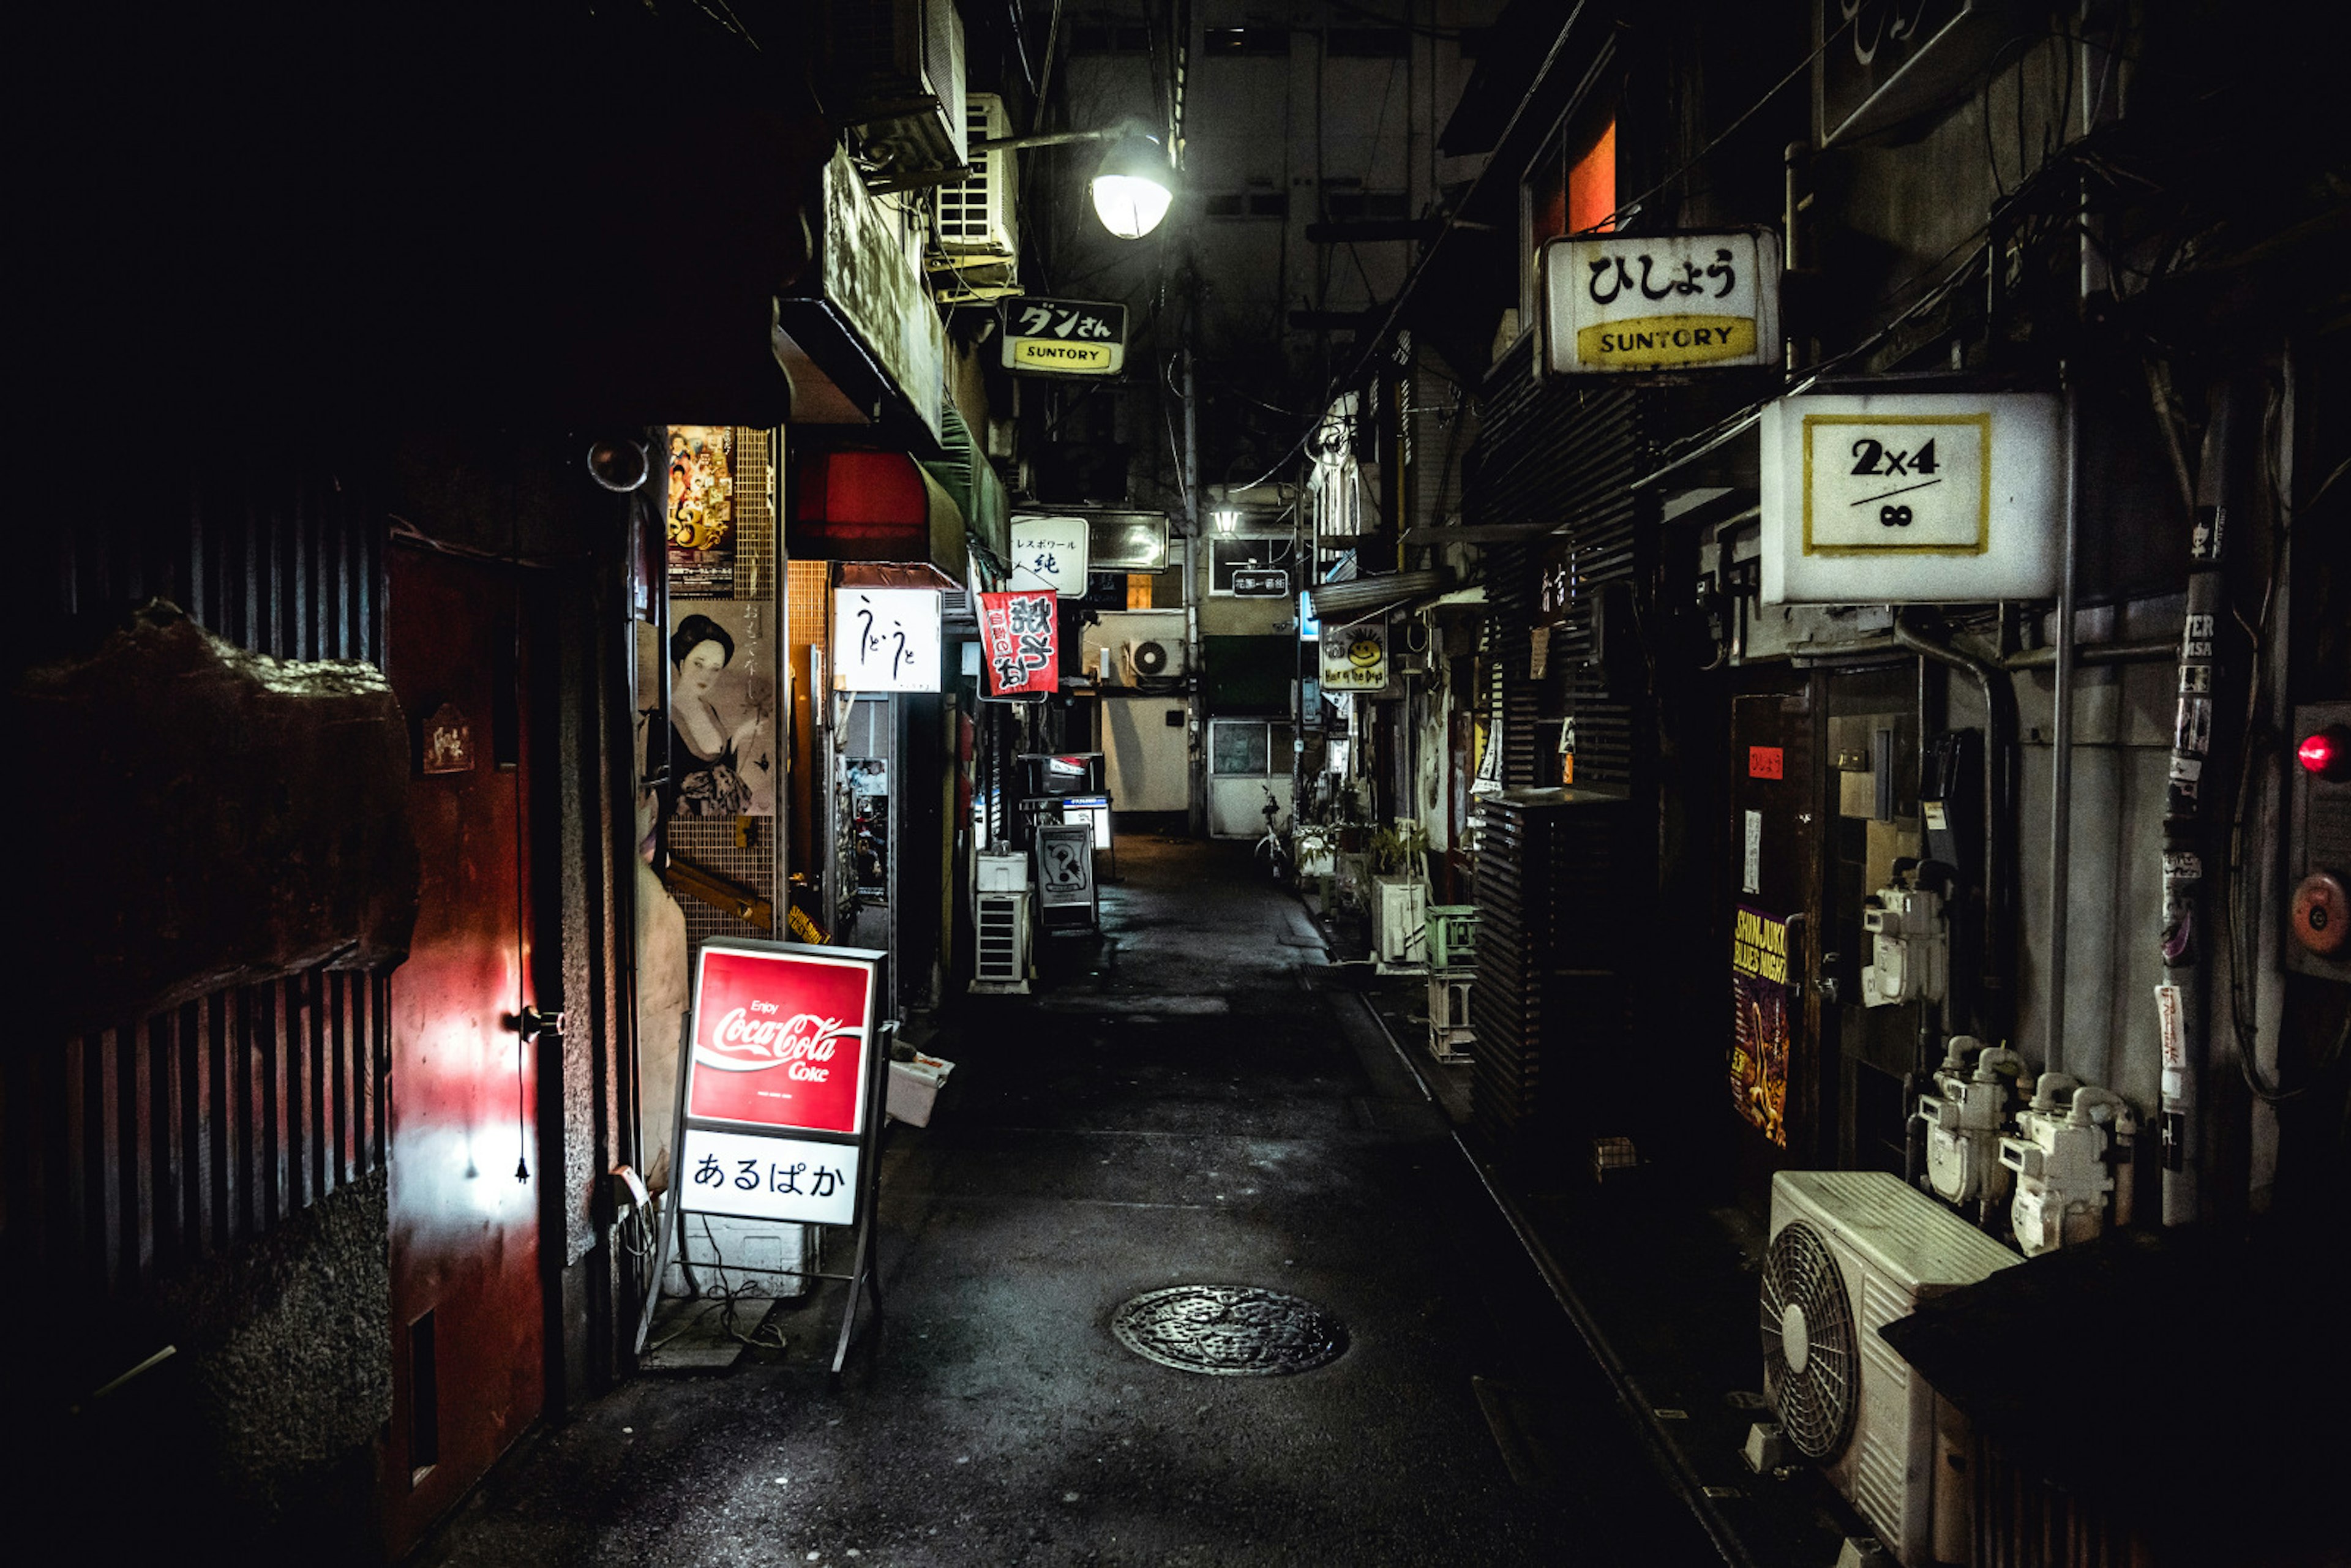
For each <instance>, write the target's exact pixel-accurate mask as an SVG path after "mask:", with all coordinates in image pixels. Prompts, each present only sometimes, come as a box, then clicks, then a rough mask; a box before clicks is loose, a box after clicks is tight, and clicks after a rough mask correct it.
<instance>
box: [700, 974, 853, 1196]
mask: <svg viewBox="0 0 2351 1568" xmlns="http://www.w3.org/2000/svg"><path fill="white" fill-rule="evenodd" d="M882 959H883V955H882V954H880V953H878V952H869V951H866V950H864V949H860V948H840V947H809V946H800V945H799V944H794V943H784V942H749V941H744V942H723V943H722V942H711V943H705V945H704V946H703V948H702V952H701V955H700V960H699V963H698V964H697V966H696V971H695V988H694V1017H693V1030H692V1034H691V1041H692V1046H691V1050H690V1051H689V1053H688V1057H687V1061H686V1069H685V1071H686V1079H685V1085H684V1091H685V1092H684V1138H683V1140H682V1141H681V1144H680V1148H679V1159H678V1163H677V1166H676V1172H677V1175H676V1179H675V1184H674V1185H675V1187H676V1190H677V1192H678V1194H679V1202H678V1206H679V1207H680V1209H681V1210H683V1211H687V1212H693V1213H698V1214H729V1215H736V1216H738V1217H742V1218H754V1219H776V1220H783V1221H789V1222H794V1223H800V1224H810V1225H850V1224H854V1223H855V1222H856V1220H857V1218H858V1205H859V1202H860V1199H861V1197H862V1193H863V1192H864V1190H865V1188H864V1185H863V1183H862V1181H861V1179H860V1178H861V1174H862V1173H866V1172H867V1171H868V1170H869V1167H870V1163H871V1162H870V1159H869V1157H868V1156H869V1155H870V1152H871V1151H870V1149H869V1148H868V1145H869V1144H870V1142H871V1139H872V1132H873V1127H874V1124H875V1123H876V1122H877V1121H878V1119H879V1117H878V1113H877V1111H876V1108H875V1104H874V1101H875V1097H876V1094H877V1093H878V1085H879V1083H880V1082H881V1068H880V1065H879V1063H880V1050H879V1042H878V1040H877V1038H876V1035H877V1031H876V1029H875V1024H876V1019H875V1016H874V1015H875V1010H876V1009H877V1008H878V1007H879V1005H880V972H881V963H882Z"/></svg>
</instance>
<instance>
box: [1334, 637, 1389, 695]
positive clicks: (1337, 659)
mask: <svg viewBox="0 0 2351 1568" xmlns="http://www.w3.org/2000/svg"><path fill="white" fill-rule="evenodd" d="M1387 684H1388V628H1387V622H1384V621H1366V622H1361V623H1359V624H1357V625H1353V626H1325V627H1324V628H1323V629H1322V689H1323V690H1324V691H1326V692H1376V691H1382V690H1384V689H1385V688H1386V686H1387Z"/></svg>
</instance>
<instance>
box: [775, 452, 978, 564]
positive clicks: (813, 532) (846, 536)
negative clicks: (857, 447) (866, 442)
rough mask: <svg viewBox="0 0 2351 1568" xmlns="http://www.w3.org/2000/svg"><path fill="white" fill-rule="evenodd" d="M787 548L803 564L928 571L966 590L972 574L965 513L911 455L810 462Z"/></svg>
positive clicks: (800, 480) (796, 494) (795, 488)
mask: <svg viewBox="0 0 2351 1568" xmlns="http://www.w3.org/2000/svg"><path fill="white" fill-rule="evenodd" d="M785 543H786V545H787V546H788V547H789V549H790V551H791V554H792V556H793V557H794V558H795V559H801V560H844V561H888V562H895V563H897V564H900V565H920V564H928V565H930V566H933V567H936V568H937V569H938V570H940V571H942V572H944V573H946V577H947V579H948V586H949V587H951V588H959V587H961V586H962V585H963V578H964V572H965V570H966V568H967V562H966V559H965V550H966V544H965V538H964V519H963V512H962V510H961V508H959V507H956V503H955V497H952V496H949V495H948V494H947V493H946V489H944V488H943V487H942V486H940V484H939V482H938V481H937V480H936V479H934V478H932V477H931V476H930V475H928V474H927V473H925V472H924V470H923V468H922V465H919V464H917V463H916V462H915V461H914V459H913V458H911V457H909V456H907V455H905V454H904V453H903V452H820V453H815V454H811V455H807V456H805V457H804V458H803V459H802V460H801V461H800V463H799V465H797V467H796V468H795V471H794V475H793V480H792V505H791V514H790V521H789V524H788V525H787V526H786V529H785ZM926 586H927V585H926Z"/></svg>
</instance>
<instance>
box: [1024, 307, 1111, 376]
mask: <svg viewBox="0 0 2351 1568" xmlns="http://www.w3.org/2000/svg"><path fill="white" fill-rule="evenodd" d="M1004 368H1005V369H1006V370H1008V371H1029V372H1031V373H1036V374H1043V375H1057V376H1114V375H1116V374H1118V372H1119V371H1123V370H1124V369H1125V368H1126V307H1125V306H1123V305H1119V304H1113V303H1104V302H1101V301H1096V300H1091V299H1020V300H1015V301H1012V302H1010V303H1009V304H1008V306H1007V308H1006V310H1005V319H1004Z"/></svg>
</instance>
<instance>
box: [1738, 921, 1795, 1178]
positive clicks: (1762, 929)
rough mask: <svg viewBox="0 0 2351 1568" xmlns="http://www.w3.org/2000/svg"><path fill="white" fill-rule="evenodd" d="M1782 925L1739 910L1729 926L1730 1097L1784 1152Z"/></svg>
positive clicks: (1785, 1079) (1785, 931)
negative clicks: (1731, 1014)
mask: <svg viewBox="0 0 2351 1568" xmlns="http://www.w3.org/2000/svg"><path fill="white" fill-rule="evenodd" d="M1790 1000H1791V998H1790V993H1789V988H1788V922H1787V921H1786V920H1785V919H1784V918H1782V916H1780V915H1772V914H1770V913H1768V912H1766V911H1764V910H1761V909H1750V908H1748V907H1747V906H1746V905H1744V904H1741V905H1740V906H1739V907H1738V909H1737V910H1736V911H1735V913H1734V915H1733V918H1732V921H1731V935H1730V1001H1731V1007H1732V1009H1733V1016H1732V1019H1731V1032H1730V1095H1731V1103H1732V1105H1733V1106H1734V1107H1735V1108H1736V1109H1737V1110H1738V1112H1739V1113H1740V1115H1741V1116H1742V1117H1744V1118H1746V1120H1747V1121H1748V1122H1749V1123H1750V1124H1753V1126H1754V1127H1755V1129H1756V1130H1757V1131H1758V1132H1760V1133H1761V1134H1763V1135H1764V1136H1765V1137H1767V1138H1769V1139H1771V1141H1772V1142H1773V1143H1775V1144H1777V1145H1780V1146H1781V1147H1782V1148H1783V1149H1784V1148H1786V1147H1787V1146H1788V1031H1789V1024H1790V1019H1789V1016H1788V1015H1789V1004H1790Z"/></svg>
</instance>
